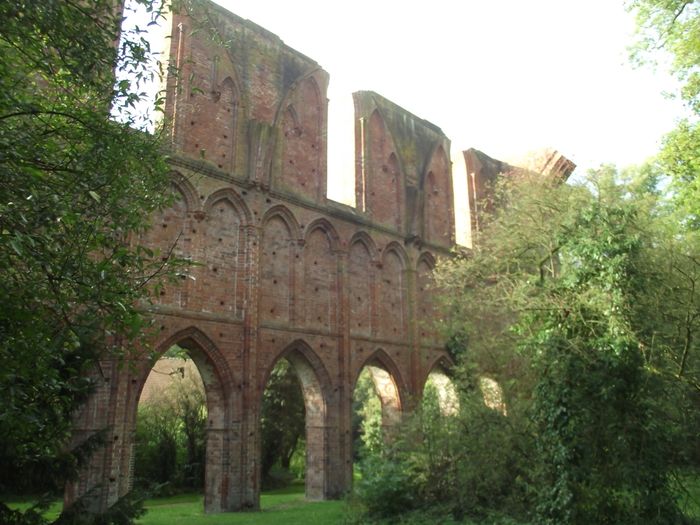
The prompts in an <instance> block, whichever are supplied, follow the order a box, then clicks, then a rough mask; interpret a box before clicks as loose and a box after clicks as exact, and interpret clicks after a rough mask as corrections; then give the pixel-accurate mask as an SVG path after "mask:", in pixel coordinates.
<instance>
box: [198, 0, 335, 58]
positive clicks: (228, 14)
mask: <svg viewBox="0 0 700 525" xmlns="http://www.w3.org/2000/svg"><path fill="white" fill-rule="evenodd" d="M193 4H194V7H195V8H197V7H200V8H202V9H204V13H205V15H207V16H211V15H212V14H213V15H214V16H219V17H223V18H224V19H226V18H228V19H229V20H232V21H234V22H237V23H239V24H241V25H243V26H245V27H246V28H247V29H250V30H251V31H253V32H255V33H257V34H259V35H261V36H263V37H265V38H268V39H269V40H271V41H273V42H275V43H277V44H278V45H279V46H280V47H282V48H283V49H284V50H285V51H288V52H290V53H292V54H294V55H296V56H298V57H299V58H301V59H303V60H305V61H307V62H310V63H312V64H314V65H316V66H318V67H319V68H321V65H320V64H319V63H318V62H317V61H316V60H314V59H313V58H311V57H309V56H308V55H305V54H304V53H302V52H301V51H298V50H297V49H294V48H293V47H291V46H289V45H288V44H287V43H285V41H284V40H282V39H281V38H280V37H279V36H278V35H277V34H275V33H273V32H272V31H270V30H269V29H265V28H264V27H262V26H260V25H258V24H256V23H255V22H253V21H252V20H249V19H247V18H243V17H242V16H239V15H237V14H236V13H234V12H232V11H229V10H228V9H226V8H225V7H223V6H220V5H219V4H217V3H214V2H213V1H212V0H195V1H194V2H193ZM211 10H214V11H218V13H212V12H211ZM212 29H213V30H215V31H217V32H218V27H213V28H212ZM222 36H223V35H222ZM321 69H323V68H321Z"/></svg>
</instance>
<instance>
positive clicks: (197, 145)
mask: <svg viewBox="0 0 700 525" xmlns="http://www.w3.org/2000/svg"><path fill="white" fill-rule="evenodd" d="M194 147H195V148H198V147H199V144H195V145H194ZM202 198H204V197H202Z"/></svg>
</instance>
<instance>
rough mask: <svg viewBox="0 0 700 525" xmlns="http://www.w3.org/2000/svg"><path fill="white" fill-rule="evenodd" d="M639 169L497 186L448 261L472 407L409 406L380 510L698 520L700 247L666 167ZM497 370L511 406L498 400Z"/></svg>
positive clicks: (444, 270) (487, 516) (370, 474)
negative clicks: (580, 179)
mask: <svg viewBox="0 0 700 525" xmlns="http://www.w3.org/2000/svg"><path fill="white" fill-rule="evenodd" d="M634 175H635V176H634V177H632V178H629V180H627V181H626V182H624V183H623V182H620V177H619V176H618V175H617V174H616V173H615V172H614V170H612V169H603V170H601V171H600V172H598V173H596V174H594V175H593V176H592V177H591V178H590V179H589V180H588V181H587V184H586V185H582V186H571V185H567V184H563V183H562V181H557V180H552V179H545V178H541V177H539V178H538V177H534V176H530V175H527V174H521V175H518V176H514V177H511V178H509V179H508V180H506V181H505V182H504V183H503V184H502V185H501V186H500V187H499V188H496V189H495V195H496V197H495V199H496V201H497V202H498V203H499V206H498V207H497V208H496V210H497V211H495V212H494V213H493V214H492V215H491V216H490V217H488V218H487V217H484V218H483V219H484V220H483V221H482V223H483V224H484V225H485V226H484V228H483V230H482V232H481V234H480V237H479V243H478V245H477V246H476V247H475V249H474V251H473V252H472V253H470V254H464V255H462V256H457V257H456V258H454V259H452V260H449V261H443V262H442V264H441V265H440V266H439V268H438V272H437V280H438V286H440V288H441V289H443V290H450V293H448V294H442V296H443V297H444V298H445V304H444V307H445V314H446V319H448V320H449V322H448V323H447V326H446V330H447V331H448V333H449V334H452V335H454V337H452V338H451V340H452V342H453V343H452V344H453V346H455V345H457V346H459V345H460V343H459V341H461V344H465V343H466V342H467V341H468V344H466V347H460V348H453V349H452V350H453V355H455V356H458V367H457V369H456V371H455V381H456V383H457V386H458V389H459V390H460V393H461V397H460V410H459V413H458V414H457V415H454V416H448V415H444V414H441V413H440V411H439V410H438V409H437V408H436V407H435V406H431V405H430V403H429V404H428V405H427V406H424V407H423V409H422V410H421V411H420V412H419V413H418V414H417V415H416V416H414V417H412V418H410V420H409V422H408V424H407V425H406V427H405V428H404V429H403V430H402V432H401V433H400V434H401V439H399V440H398V441H397V442H396V443H395V444H394V446H392V447H390V449H389V451H388V453H387V454H386V455H385V456H384V457H381V458H379V459H378V460H377V463H376V465H375V466H374V468H373V469H368V470H367V471H366V473H365V475H364V476H363V479H362V481H361V483H360V484H359V487H358V497H359V499H360V501H361V502H362V503H363V504H364V506H365V512H366V513H367V517H368V519H376V520H387V522H394V521H396V520H398V519H408V518H406V513H407V512H410V513H411V514H410V516H411V517H410V519H412V520H414V521H417V522H420V520H421V519H425V520H426V521H430V520H431V519H437V518H436V516H441V518H440V519H445V520H455V521H458V522H461V521H462V520H466V519H473V520H475V522H478V523H512V522H518V523H526V522H527V523H529V522H532V523H551V524H566V523H571V524H578V523H615V524H625V523H628V524H641V523H644V524H676V523H685V522H686V521H687V519H686V518H685V517H684V516H683V514H682V512H681V510H680V509H679V507H678V505H677V500H676V495H677V487H676V486H674V485H673V484H672V480H673V479H674V478H675V477H676V474H677V473H678V472H679V468H680V467H682V468H683V469H685V468H687V467H688V466H692V467H695V468H697V467H698V466H699V465H698V464H697V463H694V461H696V459H697V456H696V447H697V443H698V441H697V428H700V426H698V407H699V406H700V405H699V404H698V401H699V399H698V391H697V388H696V384H697V377H698V376H697V374H698V371H700V359H699V357H700V356H699V355H698V349H697V347H696V345H695V343H694V339H693V338H692V334H693V333H694V332H693V331H694V330H695V329H696V326H695V324H694V323H691V322H690V321H689V320H690V319H693V320H694V319H695V317H696V315H697V307H696V306H695V305H696V304H697V297H696V296H695V295H694V294H695V293H696V292H695V290H694V288H691V287H689V286H688V283H690V282H691V281H694V276H695V275H697V274H696V273H690V272H691V271H693V272H696V271H697V269H696V268H695V266H696V265H695V263H692V264H685V265H683V266H681V265H680V262H679V261H700V253H698V250H700V245H697V243H696V241H695V239H696V237H695V235H694V233H693V232H688V231H686V230H685V229H683V228H682V227H679V222H678V220H677V216H676V215H675V211H674V209H673V208H668V207H667V206H666V205H665V202H664V201H663V200H662V198H661V196H660V195H659V194H658V193H657V192H656V190H655V188H656V184H655V180H654V179H653V177H652V176H651V173H650V172H649V171H642V172H639V173H635V174H634ZM696 254H697V256H696ZM688 330H690V334H691V335H690V336H689V332H688ZM484 376H486V377H490V378H494V379H496V380H497V381H498V382H499V384H500V385H501V387H502V389H503V392H504V395H505V400H506V403H507V416H504V415H503V414H502V413H500V412H498V411H496V410H493V409H490V408H487V406H486V403H485V402H484V400H483V398H482V395H483V394H482V392H481V389H480V388H479V386H480V385H479V378H481V377H484ZM433 405H434V404H433Z"/></svg>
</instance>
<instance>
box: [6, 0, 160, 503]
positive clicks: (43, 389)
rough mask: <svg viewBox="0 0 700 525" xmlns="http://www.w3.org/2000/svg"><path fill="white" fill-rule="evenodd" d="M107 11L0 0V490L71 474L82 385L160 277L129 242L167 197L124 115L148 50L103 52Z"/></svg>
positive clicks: (155, 164)
mask: <svg viewBox="0 0 700 525" xmlns="http://www.w3.org/2000/svg"><path fill="white" fill-rule="evenodd" d="M142 3H143V4H145V5H147V6H148V8H149V9H150V12H151V14H152V15H153V20H154V21H155V20H157V19H158V18H159V17H160V15H161V13H160V11H159V10H158V9H157V6H156V4H155V3H154V2H151V1H146V0H143V2H142ZM115 5H116V4H115V3H114V2H112V1H111V0H96V1H93V2H89V3H85V2H73V1H65V0H61V1H58V0H48V1H41V2H36V1H30V0H26V1H19V2H2V3H0V17H1V18H2V19H3V20H4V21H5V23H4V24H3V31H2V32H1V33H0V171H2V174H3V175H2V178H1V179H0V272H1V277H2V278H1V279H0V296H2V298H3V301H2V304H1V305H0V359H1V360H2V362H3V367H2V370H1V371H0V396H1V397H2V399H3V406H2V411H1V412H0V490H8V489H13V490H17V489H23V488H26V487H29V486H31V487H34V488H36V487H39V488H51V487H55V486H60V485H61V484H62V483H63V482H64V481H65V479H66V478H67V477H70V476H72V475H74V474H75V472H76V469H77V468H78V467H79V465H80V464H81V462H82V461H84V460H85V458H86V457H88V455H89V450H88V448H90V447H92V446H93V445H90V446H88V447H87V448H85V447H84V449H83V450H82V451H80V450H74V451H67V450H66V440H67V438H68V435H69V428H70V420H71V415H72V413H73V412H74V411H75V409H76V408H77V407H78V406H79V405H80V403H81V402H82V401H83V400H84V399H85V397H86V396H87V395H88V393H89V391H90V389H91V381H90V380H89V379H88V377H89V376H90V374H91V373H92V374H95V373H99V372H98V367H99V365H98V358H99V357H101V356H106V355H113V356H120V355H123V353H124V352H125V351H128V350H129V348H130V347H131V345H132V343H133V342H134V341H136V340H137V339H138V338H139V337H140V336H141V335H142V334H143V333H144V331H145V330H146V329H147V323H146V322H145V321H144V318H143V317H142V315H141V313H140V311H139V309H138V304H139V302H140V301H143V300H144V299H147V297H148V294H149V287H150V286H151V285H152V284H154V283H155V282H157V280H158V278H159V276H160V275H163V274H166V273H168V272H169V271H170V270H169V263H164V262H163V261H161V260H160V257H158V258H157V260H156V257H155V254H153V253H152V252H151V251H150V250H148V249H146V248H143V247H140V246H138V245H136V244H135V243H134V242H133V241H131V239H133V238H134V237H135V235H134V234H136V233H138V232H141V231H142V230H144V229H145V228H146V226H147V219H148V215H149V213H150V212H151V211H153V210H156V209H158V208H160V207H162V206H164V205H166V204H167V203H168V201H169V199H170V194H169V191H168V186H169V180H168V176H167V166H166V164H165V158H164V155H163V153H162V147H161V143H160V138H159V137H158V135H149V134H146V133H142V132H138V131H135V129H134V126H135V125H136V124H137V118H136V116H135V114H134V113H133V112H130V110H129V108H132V107H133V106H134V104H135V102H136V101H137V100H138V99H139V98H140V96H141V93H140V92H139V84H140V82H141V81H143V80H144V79H146V78H148V77H150V76H151V75H152V74H153V72H152V71H151V70H150V69H149V63H148V62H149V60H148V58H147V56H148V44H147V42H146V41H145V39H144V38H143V35H142V34H141V31H140V30H135V31H131V32H125V33H123V34H122V35H121V44H120V45H119V46H116V45H115V43H116V42H119V36H120V33H119V31H120V26H121V21H122V17H121V14H120V13H119V12H118V11H117V10H116V9H115ZM115 65H116V68H117V69H118V70H122V71H128V72H129V73H130V75H131V77H130V78H131V80H120V81H119V82H115V76H114V68H115ZM110 112H114V113H115V114H116V113H118V114H119V115H120V121H119V122H117V121H116V120H115V119H113V118H111V116H110ZM37 483H38V485H37Z"/></svg>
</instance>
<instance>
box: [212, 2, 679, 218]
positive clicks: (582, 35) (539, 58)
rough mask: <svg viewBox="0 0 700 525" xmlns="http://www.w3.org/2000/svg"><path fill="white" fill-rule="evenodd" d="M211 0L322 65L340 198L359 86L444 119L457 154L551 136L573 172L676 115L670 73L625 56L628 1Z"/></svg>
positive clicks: (644, 144)
mask: <svg viewBox="0 0 700 525" xmlns="http://www.w3.org/2000/svg"><path fill="white" fill-rule="evenodd" d="M215 1H217V2H218V3H220V4H221V5H222V6H224V7H225V8H227V9H228V10H230V11H232V12H234V13H236V14H237V15H239V16H241V17H243V18H248V19H250V20H252V21H253V22H255V23H257V24H258V25H260V26H262V27H264V28H266V29H268V30H270V31H272V32H273V33H275V34H277V35H278V36H279V37H280V38H281V39H282V40H283V41H284V42H285V43H286V44H288V45H289V46H291V47H292V48H294V49H296V50H298V51H300V52H302V53H304V54H305V55H307V56H309V57H311V58H312V59H314V60H316V61H317V62H318V63H319V65H320V66H321V67H323V68H324V69H325V70H326V71H328V73H329V74H330V85H329V90H328V98H329V101H330V102H329V124H328V145H329V146H328V178H329V181H328V190H329V196H330V197H331V198H334V199H336V200H340V201H344V202H350V203H352V201H353V199H354V195H353V187H354V173H353V166H354V161H353V155H354V152H353V148H354V135H353V133H354V131H353V130H354V128H353V106H352V98H351V93H352V92H354V91H358V90H372V91H376V92H378V93H379V94H381V95H383V96H385V97H386V98H388V99H390V100H392V101H393V102H395V103H397V104H399V105H400V106H402V107H404V108H405V109H407V110H409V111H411V112H412V113H414V114H416V115H418V116H419V117H421V118H424V119H426V120H429V121H431V122H433V123H434V124H436V125H438V126H440V127H441V128H442V130H443V131H444V132H445V134H446V135H447V136H448V137H449V138H450V139H451V141H452V158H453V159H456V158H457V155H458V153H459V152H460V151H462V150H464V149H467V148H470V147H474V148H477V149H479V150H481V151H483V152H485V153H486V154H488V155H490V156H492V157H495V158H498V159H501V160H506V161H508V160H515V159H517V158H519V157H522V156H523V155H524V154H525V153H526V152H528V151H532V150H535V149H539V148H543V147H553V148H556V149H557V150H559V151H560V152H561V153H562V154H564V155H565V156H567V157H568V158H570V159H572V160H573V161H574V162H575V163H576V164H577V165H578V170H577V172H578V173H579V174H582V173H585V171H586V170H588V169H590V168H594V167H597V166H599V165H600V164H602V163H614V164H617V165H618V166H619V167H624V166H626V165H629V164H634V163H641V162H642V161H644V160H645V159H646V158H648V157H650V156H651V155H653V154H654V153H655V152H656V151H657V149H658V146H659V139H660V138H661V136H662V135H663V134H664V133H665V132H667V131H669V130H670V129H671V128H672V127H673V125H674V121H675V119H676V118H677V117H678V116H679V115H680V114H681V106H680V103H679V102H677V101H672V100H668V99H666V98H664V96H663V95H662V92H663V91H664V90H666V91H669V90H672V83H671V80H670V78H669V77H668V76H667V75H666V74H664V73H663V72H660V71H658V72H654V71H652V70H651V69H649V68H645V69H633V68H632V67H631V66H629V65H628V60H627V50H626V48H627V46H629V45H630V44H631V43H632V41H633V30H634V27H635V24H634V19H633V16H632V15H631V14H629V13H627V12H626V11H625V9H624V7H623V4H622V0H585V1H581V0H431V1H424V0H420V1H419V0H352V1H349V2H333V1H331V0H215ZM458 175H459V174H458V173H455V177H457V176H458ZM460 182H462V181H460V180H455V184H456V188H455V196H456V199H455V200H456V201H457V203H456V204H457V207H458V208H459V204H460V203H459V200H460V196H461V197H464V193H463V189H462V188H461V184H460ZM465 200H466V199H465Z"/></svg>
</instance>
